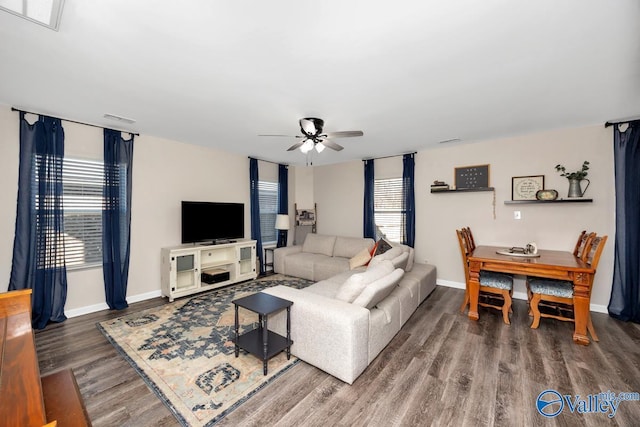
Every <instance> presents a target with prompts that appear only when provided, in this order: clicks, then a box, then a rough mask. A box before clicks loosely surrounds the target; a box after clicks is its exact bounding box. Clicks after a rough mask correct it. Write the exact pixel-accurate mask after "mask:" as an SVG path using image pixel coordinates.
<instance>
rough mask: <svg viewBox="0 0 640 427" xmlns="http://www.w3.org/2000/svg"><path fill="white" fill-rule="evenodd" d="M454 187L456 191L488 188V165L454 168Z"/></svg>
mask: <svg viewBox="0 0 640 427" xmlns="http://www.w3.org/2000/svg"><path fill="white" fill-rule="evenodd" d="M455 185H456V189H457V190H461V189H465V188H487V187H489V165H475V166H464V167H458V168H455Z"/></svg>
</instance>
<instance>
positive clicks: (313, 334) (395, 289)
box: [263, 247, 436, 384]
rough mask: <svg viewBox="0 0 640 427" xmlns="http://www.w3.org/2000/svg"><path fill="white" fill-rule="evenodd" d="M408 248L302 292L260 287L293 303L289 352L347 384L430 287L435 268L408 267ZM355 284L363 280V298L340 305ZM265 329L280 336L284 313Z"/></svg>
mask: <svg viewBox="0 0 640 427" xmlns="http://www.w3.org/2000/svg"><path fill="white" fill-rule="evenodd" d="M283 249H284V248H283ZM409 250H412V249H411V248H408V247H404V248H393V249H392V250H390V251H388V252H387V253H386V254H382V255H379V256H377V257H374V259H373V260H372V261H371V263H370V265H369V267H360V268H357V269H354V270H346V271H343V272H341V273H338V274H336V275H334V276H332V277H330V278H328V279H325V280H322V281H320V282H318V283H315V284H313V285H311V286H309V287H307V288H304V289H293V288H289V287H286V286H276V287H273V288H268V289H265V290H264V291H263V292H265V293H268V294H270V295H275V296H277V297H280V298H284V299H286V300H289V301H292V302H293V305H292V306H291V338H292V340H293V345H292V346H291V352H292V354H293V355H294V356H296V357H298V358H300V359H302V360H304V361H305V362H307V363H309V364H311V365H314V366H316V367H317V368H320V369H322V370H323V371H325V372H327V373H329V374H331V375H333V376H334V377H336V378H339V379H340V380H342V381H344V382H346V383H349V384H352V383H353V381H355V380H356V378H358V376H359V375H360V374H361V373H362V372H363V371H364V370H365V369H366V368H367V366H368V365H369V364H370V363H371V362H372V361H373V360H374V359H375V358H376V356H377V355H378V354H379V353H380V352H381V351H382V350H383V349H384V347H386V345H387V344H388V343H389V342H390V341H391V339H393V337H394V336H395V335H396V334H397V333H398V331H399V330H400V328H401V327H402V325H404V323H405V322H406V321H407V320H408V319H409V318H410V317H411V315H412V314H413V312H414V311H415V310H416V308H417V307H418V306H419V305H420V303H421V302H422V301H423V300H424V299H425V298H426V297H427V296H428V295H429V294H430V293H431V292H432V291H433V290H434V289H435V285H436V268H435V266H432V265H428V264H418V263H413V265H408V266H407V262H406V261H407V259H408V257H409V256H408V253H409ZM385 255H386V256H385ZM403 264H404V267H403ZM401 267H403V268H401ZM405 269H406V270H408V271H405ZM373 270H379V271H378V272H377V273H376V272H373V273H371V272H372V271H373ZM347 282H349V284H348V285H347ZM354 282H355V284H356V285H361V286H362V285H363V283H364V282H368V283H364V289H363V290H362V293H365V296H364V297H363V298H360V297H362V293H360V294H359V295H356V296H355V298H354V299H353V300H351V301H349V300H350V298H349V295H347V298H346V299H347V300H346V301H345V294H348V293H349V292H348V289H349V287H348V286H350V285H353V284H354ZM345 288H346V289H347V292H345ZM351 297H353V295H351ZM339 298H341V299H339ZM358 298H360V299H358ZM269 329H271V330H273V331H275V332H277V333H279V334H284V333H285V331H286V316H285V313H278V314H276V315H275V316H272V317H270V318H269Z"/></svg>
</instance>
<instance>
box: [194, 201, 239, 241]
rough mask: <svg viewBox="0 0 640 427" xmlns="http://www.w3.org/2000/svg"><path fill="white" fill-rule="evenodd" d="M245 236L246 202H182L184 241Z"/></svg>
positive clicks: (216, 239) (223, 239)
mask: <svg viewBox="0 0 640 427" xmlns="http://www.w3.org/2000/svg"><path fill="white" fill-rule="evenodd" d="M242 238H244V203H215V202H189V201H183V202H182V243H196V242H211V243H216V242H219V241H227V240H231V239H242Z"/></svg>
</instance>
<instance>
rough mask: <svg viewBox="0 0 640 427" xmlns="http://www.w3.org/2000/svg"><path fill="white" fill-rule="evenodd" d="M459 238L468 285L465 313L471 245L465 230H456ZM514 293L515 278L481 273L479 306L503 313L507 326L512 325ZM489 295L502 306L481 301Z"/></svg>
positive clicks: (464, 304) (466, 291)
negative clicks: (512, 295) (498, 300)
mask: <svg viewBox="0 0 640 427" xmlns="http://www.w3.org/2000/svg"><path fill="white" fill-rule="evenodd" d="M456 234H457V236H458V244H459V245H460V255H462V264H463V266H464V278H465V284H466V290H465V294H464V301H463V302H462V306H461V307H460V311H464V309H465V307H466V306H467V305H469V254H470V253H471V251H469V244H468V239H469V238H468V237H467V236H466V234H467V232H466V231H465V229H462V230H456ZM512 292H513V277H511V276H510V275H508V274H502V273H494V272H492V271H484V270H482V271H480V295H479V298H478V305H480V306H482V307H490V308H495V309H496V310H500V311H502V320H504V323H506V324H507V325H509V324H511V322H510V321H509V313H510V312H511V294H512ZM487 294H489V295H490V296H491V297H493V298H495V297H498V298H500V299H501V301H502V305H497V304H494V303H492V302H491V301H490V300H487V301H486V302H483V301H480V296H486V295H487Z"/></svg>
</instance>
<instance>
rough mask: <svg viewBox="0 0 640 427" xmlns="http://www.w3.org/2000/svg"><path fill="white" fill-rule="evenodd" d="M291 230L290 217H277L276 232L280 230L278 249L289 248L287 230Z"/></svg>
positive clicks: (285, 215)
mask: <svg viewBox="0 0 640 427" xmlns="http://www.w3.org/2000/svg"><path fill="white" fill-rule="evenodd" d="M288 229H289V215H287V214H278V216H276V230H278V243H277V245H276V246H277V247H278V248H281V247H283V246H287V230H288Z"/></svg>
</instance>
